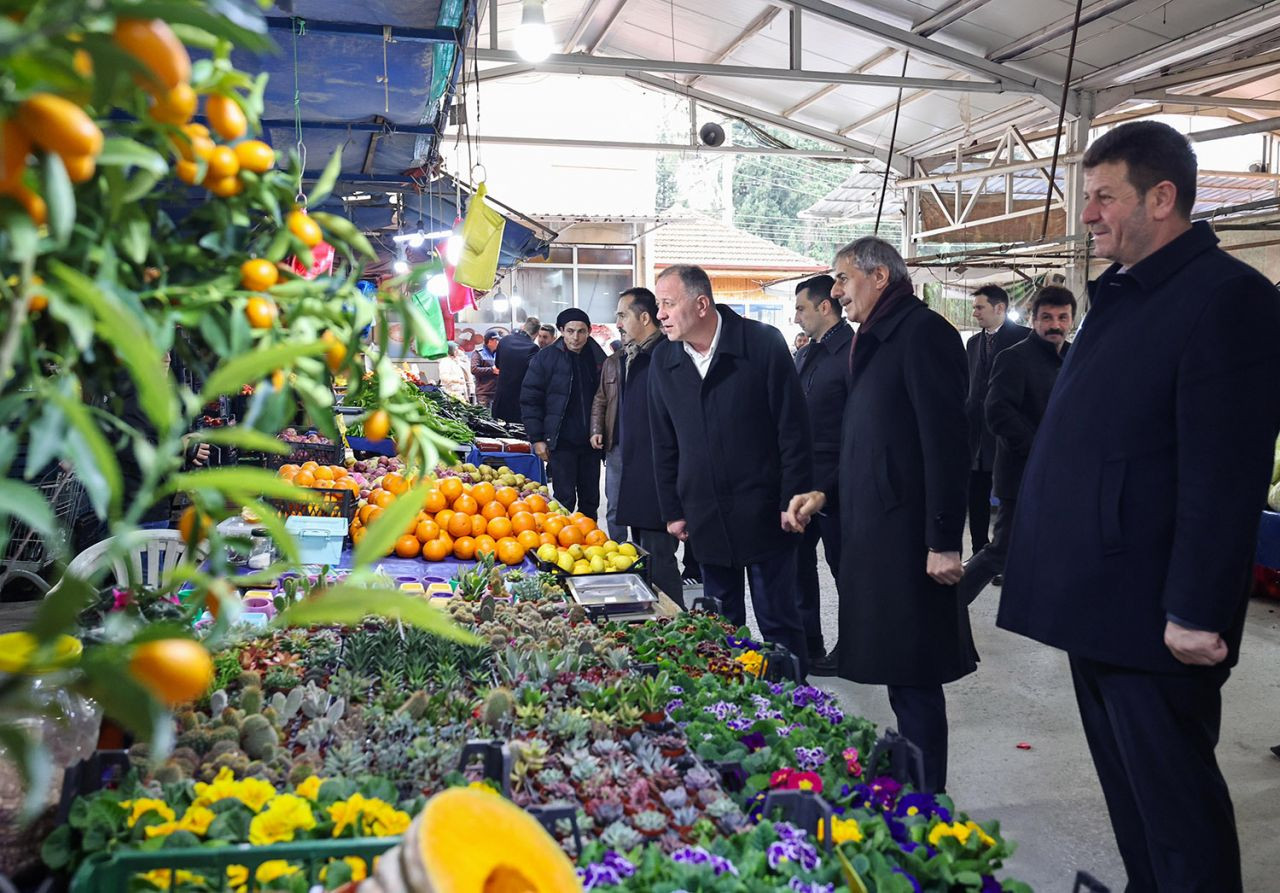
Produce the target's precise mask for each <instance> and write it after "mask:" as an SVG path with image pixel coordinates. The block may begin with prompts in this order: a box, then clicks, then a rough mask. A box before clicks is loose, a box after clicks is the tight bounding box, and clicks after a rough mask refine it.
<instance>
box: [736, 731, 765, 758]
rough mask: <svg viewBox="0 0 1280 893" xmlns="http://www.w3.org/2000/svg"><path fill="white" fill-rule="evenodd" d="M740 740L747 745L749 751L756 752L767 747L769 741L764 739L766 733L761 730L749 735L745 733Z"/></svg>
mask: <svg viewBox="0 0 1280 893" xmlns="http://www.w3.org/2000/svg"><path fill="white" fill-rule="evenodd" d="M739 740H740V741H741V742H742V743H743V744H744V745H746V748H747V751H748V752H749V753H755V752H756V751H757V750H760V749H762V748H763V747H765V745H766V744H767V743H768V742H766V741H765V740H764V735H762V734H760V733H759V732H752V733H751V734H749V735H743V736H742V737H741V738H740V739H739Z"/></svg>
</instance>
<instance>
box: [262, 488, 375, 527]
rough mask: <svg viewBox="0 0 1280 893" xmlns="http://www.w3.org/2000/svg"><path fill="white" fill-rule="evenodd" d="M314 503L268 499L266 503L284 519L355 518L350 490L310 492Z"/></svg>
mask: <svg viewBox="0 0 1280 893" xmlns="http://www.w3.org/2000/svg"><path fill="white" fill-rule="evenodd" d="M311 492H312V493H313V494H314V495H315V497H316V501H315V502H302V501H301V500H295V499H268V500H267V503H268V504H269V505H270V506H271V507H272V508H274V509H275V510H276V511H277V512H279V513H280V514H281V515H284V516H285V517H288V516H290V515H303V516H305V517H308V518H346V519H347V521H352V520H354V519H355V516H356V502H357V499H356V494H354V493H352V492H351V491H350V490H347V489H345V488H344V489H341V490H312V491H311Z"/></svg>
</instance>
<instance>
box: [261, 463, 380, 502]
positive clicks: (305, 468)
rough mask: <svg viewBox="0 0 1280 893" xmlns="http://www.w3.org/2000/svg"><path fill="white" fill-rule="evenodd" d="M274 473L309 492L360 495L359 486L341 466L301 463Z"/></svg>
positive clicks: (284, 467)
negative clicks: (341, 491)
mask: <svg viewBox="0 0 1280 893" xmlns="http://www.w3.org/2000/svg"><path fill="white" fill-rule="evenodd" d="M276 473H277V474H278V475H279V476H280V477H282V478H284V479H285V480H286V481H290V482H292V483H294V484H296V485H298V486H299V487H307V488H308V489H311V490H350V491H351V492H352V493H354V494H355V495H356V496H359V495H360V485H359V484H358V483H356V482H355V481H354V480H353V479H352V478H351V476H350V475H348V474H347V470H346V469H345V468H343V467H342V466H341V465H319V464H317V463H315V462H303V463H302V464H301V465H292V464H290V465H281V466H280V470H279V471H278V472H276Z"/></svg>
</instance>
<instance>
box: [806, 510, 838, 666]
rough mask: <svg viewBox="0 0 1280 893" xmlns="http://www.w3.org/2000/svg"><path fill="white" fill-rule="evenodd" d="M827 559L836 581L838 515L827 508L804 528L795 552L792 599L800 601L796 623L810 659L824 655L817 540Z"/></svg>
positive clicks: (836, 511)
mask: <svg viewBox="0 0 1280 893" xmlns="http://www.w3.org/2000/svg"><path fill="white" fill-rule="evenodd" d="M819 539H821V540H822V548H823V550H825V552H826V555H827V567H829V568H831V577H832V579H835V580H839V579H840V514H839V511H838V510H836V509H832V508H828V509H827V511H826V514H825V515H815V516H814V518H813V520H812V521H811V522H810V523H809V526H808V527H806V528H805V531H804V537H803V538H802V539H801V540H800V546H799V548H798V550H797V551H796V595H797V597H798V598H799V600H800V620H801V622H802V623H803V624H804V634H805V637H806V638H807V639H808V641H809V652H810V654H811V655H814V656H817V657H821V656H822V655H823V654H825V653H826V648H825V646H824V644H823V641H822V598H821V591H822V590H821V588H820V587H819V585H818V540H819Z"/></svg>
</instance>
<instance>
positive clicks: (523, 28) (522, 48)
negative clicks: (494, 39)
mask: <svg viewBox="0 0 1280 893" xmlns="http://www.w3.org/2000/svg"><path fill="white" fill-rule="evenodd" d="M523 6H524V8H523V11H522V13H521V15H520V25H519V27H517V28H516V38H515V40H516V53H518V54H519V56H520V58H521V59H523V60H525V61H526V62H541V61H543V60H544V59H546V58H547V57H548V56H550V55H551V49H552V44H553V42H554V41H555V35H553V34H552V33H551V26H550V25H548V24H547V16H546V13H545V12H544V11H543V8H542V6H543V0H524V4H523Z"/></svg>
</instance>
